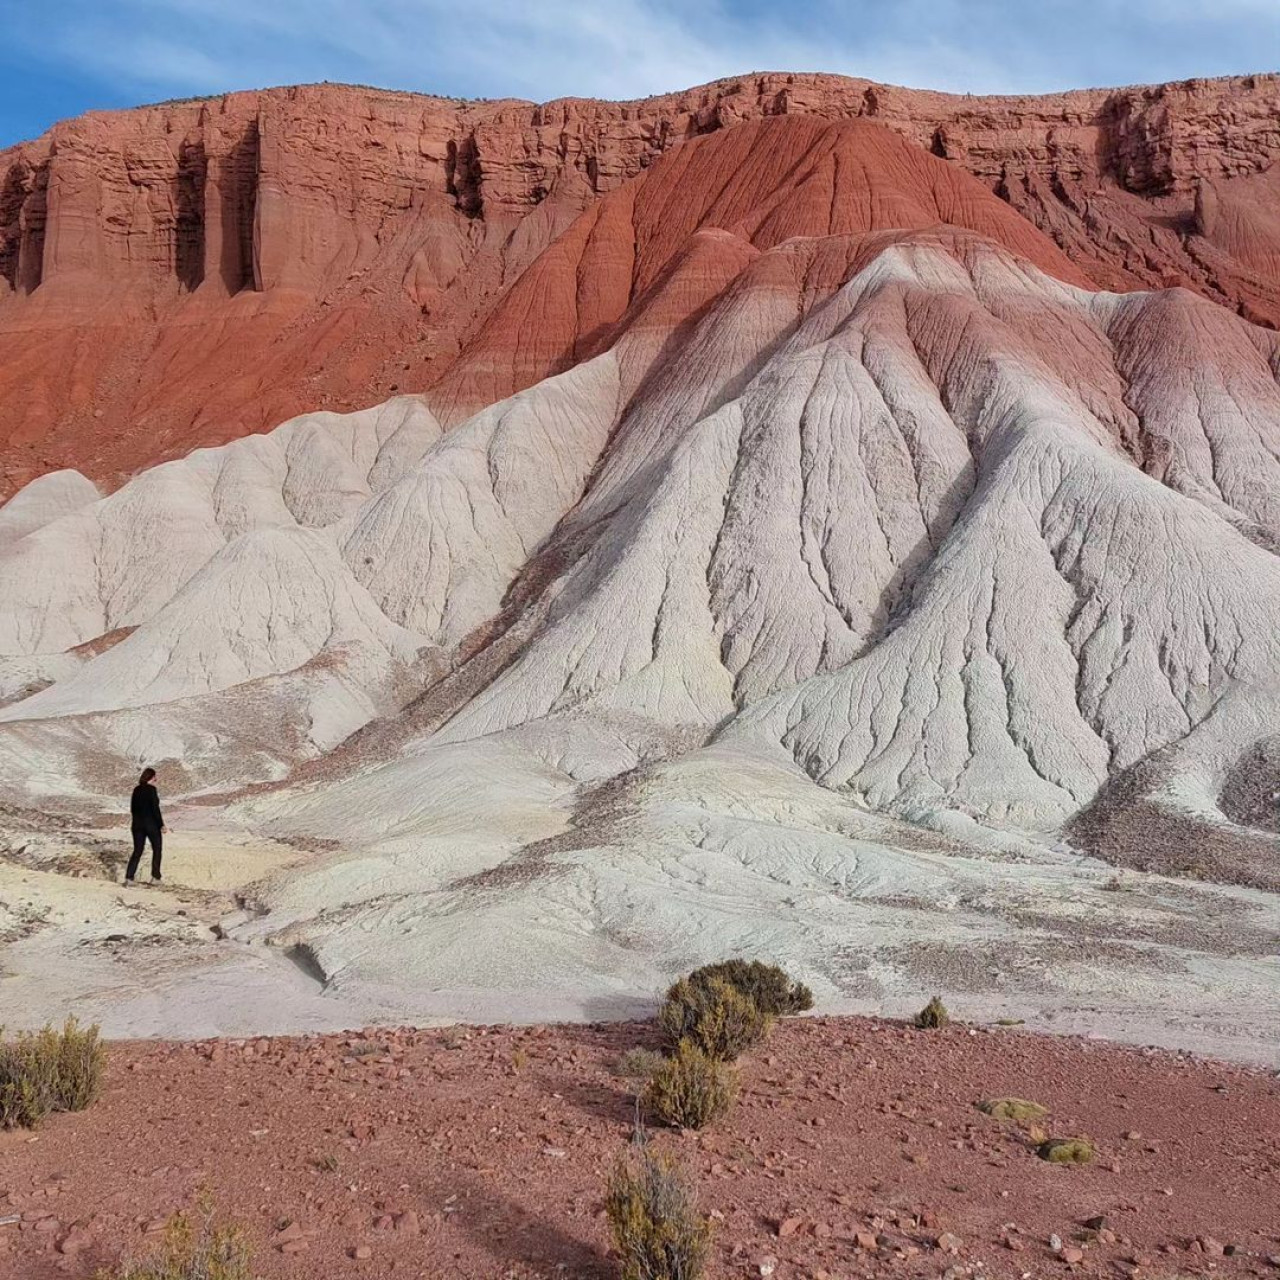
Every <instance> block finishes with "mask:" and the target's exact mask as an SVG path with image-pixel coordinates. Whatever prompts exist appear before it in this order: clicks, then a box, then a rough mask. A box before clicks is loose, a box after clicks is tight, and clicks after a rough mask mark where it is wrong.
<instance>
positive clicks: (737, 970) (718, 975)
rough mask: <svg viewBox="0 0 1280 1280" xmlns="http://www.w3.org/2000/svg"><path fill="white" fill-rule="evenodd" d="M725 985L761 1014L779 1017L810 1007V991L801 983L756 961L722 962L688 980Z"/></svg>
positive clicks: (775, 967)
mask: <svg viewBox="0 0 1280 1280" xmlns="http://www.w3.org/2000/svg"><path fill="white" fill-rule="evenodd" d="M717 979H718V980H719V981H721V982H727V983H728V984H729V985H730V986H731V987H733V988H734V989H735V990H736V991H739V992H741V993H742V995H744V996H746V997H747V998H748V999H749V1000H752V1001H754V1002H755V1006H756V1008H757V1009H759V1010H760V1012H761V1013H767V1014H769V1015H771V1016H772V1017H775V1018H783V1017H786V1016H787V1015H788V1014H791V1013H804V1012H805V1010H806V1009H812V1008H813V992H812V991H810V990H809V988H808V987H806V986H805V985H804V983H803V982H796V981H794V980H793V979H792V978H791V976H790V975H789V974H788V973H787V972H786V970H784V969H781V968H779V967H778V966H777V965H776V964H765V963H764V962H763V961H760V960H723V961H721V962H720V963H719V964H706V965H703V966H702V968H701V969H695V970H694V971H693V972H692V973H691V974H690V975H689V978H688V981H689V982H691V983H693V984H694V985H695V986H700V985H704V984H706V983H709V982H712V981H714V980H717Z"/></svg>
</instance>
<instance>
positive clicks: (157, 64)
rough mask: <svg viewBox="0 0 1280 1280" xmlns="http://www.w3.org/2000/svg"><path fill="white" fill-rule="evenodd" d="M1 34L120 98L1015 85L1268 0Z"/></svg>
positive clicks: (1263, 19)
mask: <svg viewBox="0 0 1280 1280" xmlns="http://www.w3.org/2000/svg"><path fill="white" fill-rule="evenodd" d="M35 9H36V6H30V9H29V11H28V13H27V14H26V15H25V16H22V15H20V16H19V17H18V18H17V20H16V21H15V22H13V23H12V24H11V28H10V32H9V39H10V40H11V41H13V40H16V41H18V42H19V43H21V44H23V45H25V47H26V50H27V52H28V54H29V56H31V57H34V58H38V59H41V60H42V61H44V62H45V63H47V64H57V65H58V66H59V69H60V70H62V71H66V70H68V69H75V70H76V71H77V72H78V73H79V74H80V75H83V76H85V77H90V78H93V79H96V80H97V81H99V82H106V83H109V84H110V85H111V87H112V88H113V90H115V91H117V93H120V94H124V93H127V94H130V95H133V96H136V97H137V98H139V99H143V98H146V97H147V96H152V97H154V96H162V95H170V94H172V95H182V94H191V93H209V92H217V91H219V90H224V89H230V88H248V87H257V86H262V85H268V84H285V83H292V82H298V81H310V80H321V79H328V80H345V81H355V82H361V83H369V84H378V85H384V86H387V87H391V88H405V89H416V90H421V91H427V92H438V93H443V94H450V95H461V96H472V97H477V96H522V97H532V98H537V99H547V98H552V97H559V96H569V95H578V96H590V97H609V98H627V97H639V96H644V95H646V94H651V93H660V92H664V91H669V90H672V89H678V88H686V87H689V86H691V85H694V84H698V83H701V82H703V81H706V80H711V79H715V78H717V77H720V76H727V75H734V74H739V73H743V72H746V71H750V70H815V71H835V72H841V73H843V74H846V75H858V76H866V77H868V78H870V79H874V80H883V81H888V82H890V83H897V84H910V85H916V86H920V87H930V88H940V89H950V90H953V91H961V92H963V91H969V92H975V93H977V92H999V91H1004V92H1029V91H1034V90H1047V89H1054V88H1066V87H1070V86H1072V85H1078V84H1107V83H1132V82H1134V81H1139V80H1154V79H1164V78H1181V77H1184V76H1189V75H1196V74H1201V75H1212V74H1222V73H1225V72H1227V71H1231V70H1240V71H1243V70H1249V69H1253V68H1251V67H1250V66H1249V64H1248V59H1251V58H1254V57H1261V56H1263V53H1264V52H1268V51H1269V52H1270V53H1271V54H1272V56H1274V50H1275V49H1276V48H1277V47H1280V0H1212V2H1209V0H1160V2H1159V3H1157V0H807V2H806V3H805V4H804V6H803V7H801V6H799V5H792V6H780V5H776V4H768V3H766V2H765V0H712V2H711V3H702V4H698V5H696V6H695V5H689V4H687V3H679V4H677V3H674V2H673V0H528V3H518V2H514V0H465V2H464V3H462V4H459V3H457V0H60V3H59V4H58V6H57V11H56V14H55V15H50V14H49V13H48V12H32V10H35Z"/></svg>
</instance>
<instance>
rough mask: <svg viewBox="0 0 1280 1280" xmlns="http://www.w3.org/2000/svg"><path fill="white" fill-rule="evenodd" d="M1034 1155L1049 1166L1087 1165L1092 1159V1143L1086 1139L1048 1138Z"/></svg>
mask: <svg viewBox="0 0 1280 1280" xmlns="http://www.w3.org/2000/svg"><path fill="white" fill-rule="evenodd" d="M1036 1154H1037V1155H1038V1156H1039V1157H1040V1159H1041V1160H1047V1161H1048V1162H1049V1163H1050V1164H1088V1163H1089V1162H1090V1161H1091V1160H1092V1159H1093V1154H1094V1152H1093V1143H1092V1142H1090V1141H1089V1139H1088V1138H1049V1139H1047V1140H1046V1141H1045V1142H1042V1143H1041V1144H1040V1146H1039V1147H1038V1148H1037V1149H1036Z"/></svg>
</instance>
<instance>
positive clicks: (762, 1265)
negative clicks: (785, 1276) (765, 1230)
mask: <svg viewBox="0 0 1280 1280" xmlns="http://www.w3.org/2000/svg"><path fill="white" fill-rule="evenodd" d="M777 1269H778V1260H777V1258H775V1257H774V1256H773V1254H769V1255H768V1256H767V1257H764V1258H761V1259H760V1261H759V1262H757V1263H756V1272H757V1273H758V1274H759V1275H762V1276H771V1275H773V1273H774V1272H775V1271H776V1270H777Z"/></svg>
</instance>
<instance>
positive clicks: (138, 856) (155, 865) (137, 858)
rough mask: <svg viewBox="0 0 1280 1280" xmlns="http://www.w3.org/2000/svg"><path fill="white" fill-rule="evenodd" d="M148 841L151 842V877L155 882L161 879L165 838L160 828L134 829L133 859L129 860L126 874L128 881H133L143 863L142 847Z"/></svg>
mask: <svg viewBox="0 0 1280 1280" xmlns="http://www.w3.org/2000/svg"><path fill="white" fill-rule="evenodd" d="M148 840H150V841H151V875H152V878H153V879H155V880H159V879H160V851H161V849H162V848H163V847H164V836H163V835H162V834H161V832H160V828H159V827H134V829H133V857H132V858H130V859H129V867H128V869H127V870H126V871H125V873H124V878H125V879H126V880H132V879H133V877H134V874H135V873H136V872H137V870H138V863H139V862H141V861H142V846H143V845H144V844H146V842H147V841H148Z"/></svg>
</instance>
